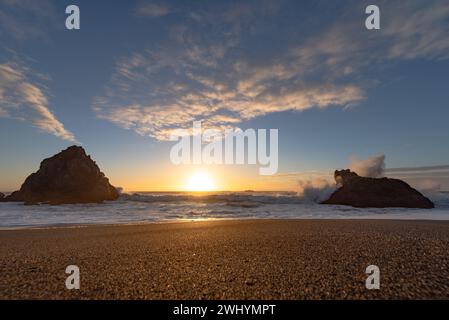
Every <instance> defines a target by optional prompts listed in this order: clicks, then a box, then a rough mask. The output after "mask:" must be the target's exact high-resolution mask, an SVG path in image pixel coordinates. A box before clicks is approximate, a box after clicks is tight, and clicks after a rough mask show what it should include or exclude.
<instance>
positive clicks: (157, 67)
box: [94, 1, 449, 140]
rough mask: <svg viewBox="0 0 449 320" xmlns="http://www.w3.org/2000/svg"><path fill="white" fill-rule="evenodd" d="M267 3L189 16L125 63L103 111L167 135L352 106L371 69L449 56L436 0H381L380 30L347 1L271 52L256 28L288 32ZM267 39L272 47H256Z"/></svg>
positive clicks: (448, 34) (443, 8) (98, 103)
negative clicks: (273, 22)
mask: <svg viewBox="0 0 449 320" xmlns="http://www.w3.org/2000/svg"><path fill="white" fill-rule="evenodd" d="M264 3H271V2H263V3H262V4H261V5H257V4H255V3H253V2H245V3H239V4H238V5H237V4H227V5H223V4H220V6H218V8H212V9H211V8H209V9H208V10H197V11H195V10H190V11H188V12H185V14H184V17H183V18H182V19H178V22H177V23H174V24H172V25H168V26H167V28H168V29H169V30H170V31H169V32H168V33H167V35H166V38H165V41H162V42H160V43H157V44H152V46H151V47H150V48H148V49H147V50H145V51H143V52H135V53H133V54H131V55H129V56H128V57H124V58H122V59H120V60H119V62H118V63H117V66H116V69H115V72H114V74H113V76H112V80H111V82H110V83H109V84H108V85H107V88H106V90H105V92H104V94H102V95H101V96H98V97H97V98H96V99H95V103H94V109H95V111H96V113H97V115H98V117H100V118H102V119H107V120H109V121H111V122H113V123H115V124H117V125H119V126H121V127H123V128H127V129H132V130H135V131H136V132H137V133H139V134H142V135H148V136H151V137H154V138H156V139H158V140H165V139H167V138H168V136H169V134H170V132H171V131H173V130H177V129H186V128H190V127H191V125H192V121H194V120H203V121H204V124H205V126H206V127H214V128H224V127H230V126H237V125H239V124H240V123H241V122H244V121H246V120H250V119H253V118H256V117H260V116H264V115H267V114H271V113H276V112H285V111H303V110H307V109H310V108H327V107H331V106H339V107H342V108H347V107H348V106H354V105H356V104H357V103H359V102H360V101H362V100H363V99H365V98H366V96H367V90H368V88H369V87H370V85H371V83H372V80H375V79H372V78H371V77H370V75H369V70H370V68H371V67H372V66H373V65H376V66H379V65H383V64H385V63H387V62H394V61H396V60H408V59H417V58H420V59H445V58H447V57H449V42H448V39H449V29H448V27H447V26H448V24H445V22H446V21H447V19H448V18H449V10H448V5H447V4H445V3H442V2H439V1H428V2H426V4H425V5H423V2H422V1H421V2H420V1H409V2H408V3H407V5H405V6H403V2H402V1H401V2H399V1H381V2H380V4H379V5H380V6H381V11H382V21H383V25H382V30H381V31H379V32H369V31H367V30H366V29H365V28H364V27H363V23H361V21H362V22H363V18H364V16H363V12H364V8H363V4H361V3H360V2H353V1H348V2H347V4H348V5H347V8H346V9H345V10H343V13H342V15H341V16H339V17H337V18H334V19H330V20H329V21H330V22H325V23H324V26H320V28H319V29H318V30H317V31H315V32H310V33H303V36H302V37H301V38H295V37H285V38H282V37H280V38H282V39H276V41H277V42H276V46H274V48H271V47H270V39H271V38H269V39H267V38H266V35H265V34H264V33H263V32H262V33H261V32H258V28H262V30H268V31H267V32H270V31H271V32H273V30H276V31H277V32H278V33H281V34H282V33H283V30H282V29H281V30H278V29H276V28H275V27H273V26H270V25H269V22H268V21H269V19H267V17H268V16H270V17H271V16H273V15H276V14H279V6H275V7H274V9H273V8H272V7H266V6H264V5H263V4H264ZM154 8H157V6H156V7H154V6H150V9H149V11H148V12H153V10H152V9H154ZM267 8H271V9H269V10H268V9H267ZM154 12H157V10H154ZM179 14H180V13H179ZM149 15H151V14H149ZM392 17H394V18H392ZM411 20H412V21H414V22H410V21H411ZM298 23H299V22H298ZM326 23H327V25H326ZM437 26H438V28H437ZM271 27H273V29H270V28H271ZM300 27H301V26H300V25H298V28H297V29H298V30H300V29H301V28H300ZM434 29H438V31H437V32H434V31H432V30H434ZM296 33H297V32H296ZM271 40H273V39H271ZM261 43H263V44H264V48H265V50H263V51H261V50H258V51H257V52H255V51H254V44H261Z"/></svg>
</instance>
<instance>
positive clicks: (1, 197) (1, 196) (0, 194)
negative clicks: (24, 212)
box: [0, 192, 5, 201]
mask: <svg viewBox="0 0 449 320" xmlns="http://www.w3.org/2000/svg"><path fill="white" fill-rule="evenodd" d="M4 197H5V195H4V194H3V193H1V192H0V201H2V200H3V198H4Z"/></svg>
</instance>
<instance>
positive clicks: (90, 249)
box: [0, 220, 449, 299]
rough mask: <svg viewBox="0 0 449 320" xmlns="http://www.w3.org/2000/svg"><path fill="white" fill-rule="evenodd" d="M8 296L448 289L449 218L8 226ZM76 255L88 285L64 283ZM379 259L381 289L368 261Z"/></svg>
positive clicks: (387, 294)
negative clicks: (373, 286)
mask: <svg viewBox="0 0 449 320" xmlns="http://www.w3.org/2000/svg"><path fill="white" fill-rule="evenodd" d="M0 243H1V247H0V267H1V275H0V299H449V222H447V221H446V222H445V221H391V220H375V221H373V220H240V221H207V222H185V223H161V224H148V225H132V226H131V225H121V226H88V227H76V228H73V227H72V228H52V229H31V230H3V231H0ZM68 265H77V266H79V268H80V272H81V288H80V290H67V289H66V288H65V279H66V277H67V276H68V275H66V274H65V268H66V266H68ZM368 265H377V266H378V267H379V268H380V272H381V274H380V283H381V287H380V290H367V289H366V288H365V279H366V277H367V275H366V274H365V269H366V267H367V266H368Z"/></svg>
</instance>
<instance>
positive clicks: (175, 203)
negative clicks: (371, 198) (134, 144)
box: [0, 192, 449, 229]
mask: <svg viewBox="0 0 449 320" xmlns="http://www.w3.org/2000/svg"><path fill="white" fill-rule="evenodd" d="M427 196H429V197H430V198H431V199H432V200H433V201H434V202H435V205H436V208H435V209H402V208H383V209H377V208H369V209H360V208H352V207H348V206H335V205H321V204H317V203H314V202H312V201H309V200H307V199H305V198H303V197H300V196H298V195H297V194H296V193H293V192H216V193H188V192H179V193H176V192H170V193H161V192H136V193H130V194H122V195H121V196H120V198H119V199H118V200H117V201H111V202H104V203H102V204H74V205H59V206H50V205H37V206H24V205H23V204H22V203H0V228H3V229H5V228H6V229H8V228H27V227H49V226H58V225H87V224H120V223H147V222H166V221H191V220H208V219H254V218H255V219H410V220H449V194H448V193H434V194H432V195H427Z"/></svg>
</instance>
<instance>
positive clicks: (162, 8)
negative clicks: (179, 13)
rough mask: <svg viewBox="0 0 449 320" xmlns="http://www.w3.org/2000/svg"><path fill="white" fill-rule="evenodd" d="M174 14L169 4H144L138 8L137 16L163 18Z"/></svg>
mask: <svg viewBox="0 0 449 320" xmlns="http://www.w3.org/2000/svg"><path fill="white" fill-rule="evenodd" d="M171 12H172V9H171V8H170V6H168V5H167V4H163V3H154V2H143V3H141V4H139V5H138V6H137V8H136V14H137V15H139V16H144V17H153V18H155V17H163V16H166V15H168V14H170V13H171Z"/></svg>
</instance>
